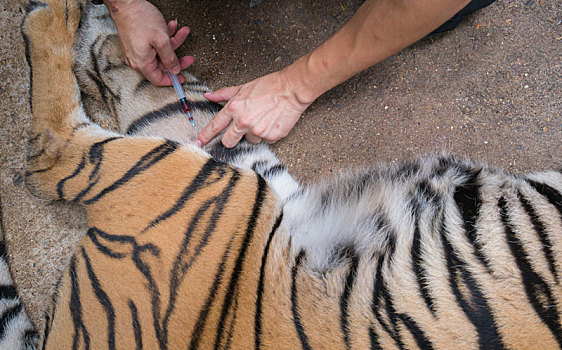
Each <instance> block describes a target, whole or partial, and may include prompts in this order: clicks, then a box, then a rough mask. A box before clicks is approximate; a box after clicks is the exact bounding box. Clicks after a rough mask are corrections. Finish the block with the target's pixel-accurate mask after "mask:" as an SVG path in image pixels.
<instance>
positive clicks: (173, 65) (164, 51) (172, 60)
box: [151, 34, 180, 74]
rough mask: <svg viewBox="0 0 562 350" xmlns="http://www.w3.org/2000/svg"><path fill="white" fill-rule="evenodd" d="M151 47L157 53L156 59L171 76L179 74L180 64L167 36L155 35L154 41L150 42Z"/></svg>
mask: <svg viewBox="0 0 562 350" xmlns="http://www.w3.org/2000/svg"><path fill="white" fill-rule="evenodd" d="M151 45H152V47H154V49H155V50H156V52H157V53H158V57H159V58H160V61H162V64H164V67H166V69H168V71H170V72H171V73H172V74H179V72H180V63H179V60H178V57H177V56H176V53H175V52H174V49H173V48H172V43H171V41H170V38H169V37H168V36H167V35H163V34H160V35H155V37H154V39H152V41H151Z"/></svg>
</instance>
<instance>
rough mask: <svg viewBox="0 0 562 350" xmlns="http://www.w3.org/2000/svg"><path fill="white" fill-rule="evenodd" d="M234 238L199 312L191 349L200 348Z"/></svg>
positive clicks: (227, 248) (229, 243)
mask: <svg viewBox="0 0 562 350" xmlns="http://www.w3.org/2000/svg"><path fill="white" fill-rule="evenodd" d="M232 241H233V238H231V239H230V241H229V242H228V246H227V247H226V249H225V251H224V254H223V256H222V258H221V262H220V264H219V268H218V271H217V272H216V273H215V278H214V280H213V285H212V286H211V289H210V290H209V295H208V296H207V300H206V301H205V305H204V306H203V307H202V308H201V310H200V311H199V317H197V322H196V323H195V327H194V328H193V331H192V332H191V337H190V339H191V341H190V343H189V349H190V350H195V349H197V348H198V347H199V342H200V341H201V335H202V334H203V330H204V329H205V323H206V322H207V318H208V317H209V312H210V310H211V305H212V304H213V302H214V301H215V297H216V294H217V291H218V288H219V284H220V282H221V281H222V279H223V275H224V266H225V265H226V259H227V258H228V256H229V253H230V248H231V247H232Z"/></svg>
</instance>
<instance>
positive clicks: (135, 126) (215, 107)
mask: <svg viewBox="0 0 562 350" xmlns="http://www.w3.org/2000/svg"><path fill="white" fill-rule="evenodd" d="M189 103H190V105H191V110H192V112H196V111H204V112H210V113H213V114H215V113H217V112H218V111H220V109H221V108H222V106H221V105H219V104H218V103H214V102H207V101H189ZM177 113H183V111H182V109H181V104H180V102H179V101H178V102H173V103H170V104H167V105H165V106H164V107H162V108H159V109H157V110H155V111H152V112H149V113H147V114H145V115H143V116H141V117H139V118H138V119H136V120H135V121H134V122H132V123H131V125H129V127H128V128H127V131H126V132H125V135H133V134H135V133H137V132H139V131H140V130H142V129H143V128H144V127H146V126H148V125H149V124H152V123H155V122H157V121H160V120H162V119H168V118H170V117H172V116H173V115H174V114H177Z"/></svg>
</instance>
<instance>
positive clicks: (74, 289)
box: [68, 256, 90, 350]
mask: <svg viewBox="0 0 562 350" xmlns="http://www.w3.org/2000/svg"><path fill="white" fill-rule="evenodd" d="M68 275H69V276H70V288H71V290H70V305H69V309H70V314H71V315H72V323H73V324H74V337H73V340H72V350H78V348H81V347H80V344H79V342H80V334H82V336H83V338H84V346H85V348H86V349H90V334H89V333H88V330H87V329H86V326H85V325H84V323H83V322H82V304H81V302H80V286H79V284H78V276H77V275H76V256H73V257H72V259H71V260H70V267H69V269H68Z"/></svg>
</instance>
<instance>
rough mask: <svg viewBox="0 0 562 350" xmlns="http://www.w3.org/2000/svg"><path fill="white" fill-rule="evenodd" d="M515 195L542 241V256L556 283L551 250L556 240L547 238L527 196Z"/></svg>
mask: <svg viewBox="0 0 562 350" xmlns="http://www.w3.org/2000/svg"><path fill="white" fill-rule="evenodd" d="M517 197H518V198H519V202H520V203H521V205H522V206H523V209H525V212H526V213H527V215H529V219H530V220H531V223H532V224H533V227H534V228H535V232H536V233H537V236H538V237H539V240H540V241H541V243H542V251H543V254H544V258H545V259H546V261H547V262H548V267H549V269H550V272H551V273H552V275H553V276H554V280H555V281H556V283H559V280H558V273H557V272H556V261H555V258H554V252H553V251H552V247H553V246H555V244H556V242H551V240H550V239H549V237H548V233H547V232H546V228H545V225H544V223H543V222H542V221H541V219H540V218H539V216H538V215H537V212H536V211H535V208H533V206H532V205H531V203H530V202H529V201H528V200H527V198H525V196H523V194H521V192H517Z"/></svg>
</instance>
